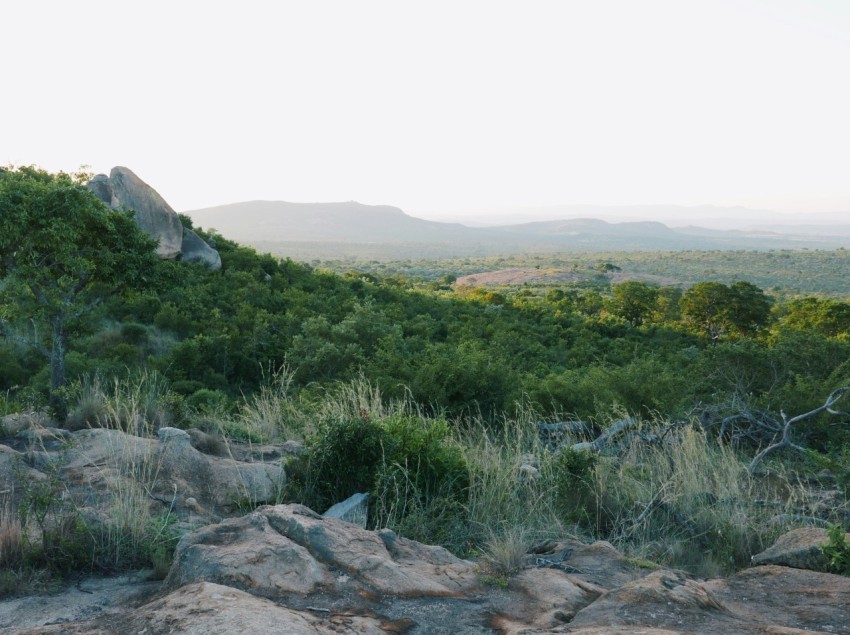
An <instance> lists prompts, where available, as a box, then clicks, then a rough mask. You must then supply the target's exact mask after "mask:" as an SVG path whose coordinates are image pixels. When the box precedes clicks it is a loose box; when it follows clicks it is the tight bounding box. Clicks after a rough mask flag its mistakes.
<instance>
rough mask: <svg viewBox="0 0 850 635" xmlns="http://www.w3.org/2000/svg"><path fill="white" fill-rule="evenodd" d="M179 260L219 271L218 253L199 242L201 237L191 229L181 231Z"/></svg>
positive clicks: (219, 259)
mask: <svg viewBox="0 0 850 635" xmlns="http://www.w3.org/2000/svg"><path fill="white" fill-rule="evenodd" d="M180 260H182V261H184V262H197V263H199V264H202V265H205V266H206V267H207V268H208V269H211V270H213V271H217V270H219V269H221V256H220V255H219V253H218V252H217V251H216V250H215V249H213V248H212V247H210V246H209V245H208V244H207V243H205V242H204V241H203V240H201V237H200V236H198V235H197V234H196V233H195V232H193V231H192V230H191V229H185V228H184V229H183V243H182V244H181V246H180Z"/></svg>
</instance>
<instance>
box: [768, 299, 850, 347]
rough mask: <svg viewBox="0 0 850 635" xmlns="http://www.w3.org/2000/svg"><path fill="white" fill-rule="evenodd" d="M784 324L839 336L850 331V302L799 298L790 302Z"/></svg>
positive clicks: (802, 329)
mask: <svg viewBox="0 0 850 635" xmlns="http://www.w3.org/2000/svg"><path fill="white" fill-rule="evenodd" d="M783 325H784V326H787V327H790V328H793V329H797V330H801V331H809V330H811V331H817V332H819V333H822V334H823V335H827V336H829V337H838V336H840V335H842V334H847V333H850V303H847V302H839V301H837V300H830V299H826V298H824V299H821V298H798V299H795V300H792V301H791V302H790V303H789V304H788V314H787V316H786V317H785V319H784V320H783Z"/></svg>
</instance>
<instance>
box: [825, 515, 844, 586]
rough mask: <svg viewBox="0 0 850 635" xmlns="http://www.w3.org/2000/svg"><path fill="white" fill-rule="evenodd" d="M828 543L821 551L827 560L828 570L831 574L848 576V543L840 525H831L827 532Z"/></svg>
mask: <svg viewBox="0 0 850 635" xmlns="http://www.w3.org/2000/svg"><path fill="white" fill-rule="evenodd" d="M828 535H829V542H827V543H826V544H825V545H824V546H823V547H821V551H823V555H824V556H826V557H827V558H828V559H829V569H830V571H832V573H837V574H839V575H848V576H850V542H848V541H847V536H846V534H845V532H844V529H843V528H842V527H841V526H840V525H832V526H831V527H830V528H829V530H828Z"/></svg>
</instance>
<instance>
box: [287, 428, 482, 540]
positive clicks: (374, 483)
mask: <svg viewBox="0 0 850 635" xmlns="http://www.w3.org/2000/svg"><path fill="white" fill-rule="evenodd" d="M289 471H290V474H291V477H292V480H293V481H294V482H295V483H296V484H297V487H299V489H300V491H299V492H298V497H299V498H300V499H301V500H302V502H304V503H305V504H307V505H309V506H311V507H313V508H314V509H317V510H319V511H323V510H324V509H326V508H327V507H329V506H330V505H332V504H334V503H336V502H339V501H341V500H345V499H346V498H348V497H349V496H351V495H352V494H355V493H357V492H372V493H373V507H374V509H375V512H376V514H377V517H378V519H380V520H379V522H380V523H382V524H383V523H384V522H386V521H387V520H389V519H394V520H396V521H398V522H401V520H402V519H404V518H406V517H407V516H409V515H410V514H413V513H414V512H416V513H420V514H421V513H422V511H423V510H425V509H429V510H431V512H433V511H434V507H433V506H434V504H435V502H436V501H438V500H443V502H442V503H440V505H439V506H440V507H443V508H444V509H446V510H455V511H456V509H457V506H456V505H455V503H457V502H459V501H461V499H462V497H463V494H464V492H465V491H466V489H467V488H468V486H469V476H468V470H467V466H466V462H465V460H464V458H463V455H462V453H461V451H460V449H459V448H458V447H457V445H456V444H455V443H454V442H453V441H452V440H451V438H450V430H449V426H448V423H447V422H446V421H444V420H440V419H437V420H433V419H425V418H421V417H418V416H414V415H406V414H391V415H388V416H386V417H384V418H380V419H377V420H373V419H372V418H371V417H370V416H369V415H368V413H366V412H365V411H364V413H363V414H362V416H358V417H348V418H340V419H335V420H331V421H330V422H326V423H324V424H323V425H320V426H319V429H318V432H317V433H316V435H315V436H314V437H312V438H311V439H309V440H308V446H307V452H306V454H305V455H304V456H303V457H301V458H300V459H299V460H298V461H296V462H295V463H294V464H291V465H290V470H289ZM399 495H401V496H402V498H401V499H399V498H397V497H398V496H399ZM399 510H402V511H401V513H399ZM447 513H448V512H447ZM452 513H454V512H452Z"/></svg>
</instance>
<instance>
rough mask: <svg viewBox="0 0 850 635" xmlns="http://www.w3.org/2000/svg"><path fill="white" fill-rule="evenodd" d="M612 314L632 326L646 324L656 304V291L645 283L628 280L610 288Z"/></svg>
mask: <svg viewBox="0 0 850 635" xmlns="http://www.w3.org/2000/svg"><path fill="white" fill-rule="evenodd" d="M611 292H612V294H613V296H614V303H613V308H614V313H615V315H618V316H620V317H621V318H623V319H624V320H626V321H627V322H628V323H629V324H631V325H632V326H640V325H641V324H643V323H644V322H648V321H649V320H650V319H651V317H652V314H653V312H654V311H655V310H656V306H657V303H658V289H657V288H656V287H651V286H649V285H648V284H646V283H645V282H638V281H636V280H628V281H626V282H621V283H620V284H615V285H614V286H612V287H611Z"/></svg>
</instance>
